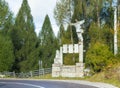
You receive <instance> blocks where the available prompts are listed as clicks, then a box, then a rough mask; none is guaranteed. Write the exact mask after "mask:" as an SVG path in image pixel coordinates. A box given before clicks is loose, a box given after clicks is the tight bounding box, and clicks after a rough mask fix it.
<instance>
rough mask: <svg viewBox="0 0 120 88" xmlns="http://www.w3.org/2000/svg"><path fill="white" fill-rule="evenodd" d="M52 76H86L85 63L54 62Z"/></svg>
mask: <svg viewBox="0 0 120 88" xmlns="http://www.w3.org/2000/svg"><path fill="white" fill-rule="evenodd" d="M52 77H84V63H76V65H72V66H71V65H70V66H62V65H60V64H53V65H52Z"/></svg>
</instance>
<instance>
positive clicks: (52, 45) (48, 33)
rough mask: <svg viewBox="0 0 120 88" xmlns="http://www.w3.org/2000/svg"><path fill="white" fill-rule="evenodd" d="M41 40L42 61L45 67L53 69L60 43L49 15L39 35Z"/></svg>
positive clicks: (40, 53)
mask: <svg viewBox="0 0 120 88" xmlns="http://www.w3.org/2000/svg"><path fill="white" fill-rule="evenodd" d="M39 40H40V46H39V48H40V50H39V56H40V59H41V60H42V61H43V67H45V68H47V67H51V66H52V63H53V61H54V56H55V51H56V49H57V48H58V43H57V39H56V37H55V35H54V32H53V30H52V26H51V22H50V19H49V16H48V15H46V17H45V20H44V23H43V26H42V30H41V31H40V34H39Z"/></svg>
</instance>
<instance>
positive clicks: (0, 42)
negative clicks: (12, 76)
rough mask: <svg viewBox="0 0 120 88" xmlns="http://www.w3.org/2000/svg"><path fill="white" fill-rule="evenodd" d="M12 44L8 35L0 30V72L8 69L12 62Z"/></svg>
mask: <svg viewBox="0 0 120 88" xmlns="http://www.w3.org/2000/svg"><path fill="white" fill-rule="evenodd" d="M14 60H15V58H14V53H13V44H12V41H11V39H10V37H9V36H3V35H2V34H1V32H0V72H1V71H10V70H11V68H12V66H13V63H14Z"/></svg>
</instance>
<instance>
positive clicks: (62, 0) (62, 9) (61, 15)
mask: <svg viewBox="0 0 120 88" xmlns="http://www.w3.org/2000/svg"><path fill="white" fill-rule="evenodd" d="M69 1H71V0H59V1H57V3H56V7H55V9H54V18H55V20H56V22H57V24H58V25H61V24H64V23H67V22H69V21H70V11H69V9H70V7H69V6H70V5H69V4H70V2H69Z"/></svg>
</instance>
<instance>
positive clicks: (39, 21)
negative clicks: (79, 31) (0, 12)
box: [5, 0, 58, 35]
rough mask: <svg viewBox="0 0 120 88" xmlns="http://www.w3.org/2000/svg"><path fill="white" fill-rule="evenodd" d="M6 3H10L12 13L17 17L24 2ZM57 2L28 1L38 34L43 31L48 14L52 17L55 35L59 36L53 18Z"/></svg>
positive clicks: (52, 0) (16, 0)
mask: <svg viewBox="0 0 120 88" xmlns="http://www.w3.org/2000/svg"><path fill="white" fill-rule="evenodd" d="M5 1H6V2H8V4H9V7H10V9H11V11H12V12H13V13H14V16H16V14H17V13H18V11H19V9H20V7H21V4H22V0H5ZM56 1H57V0H28V3H29V5H30V8H31V14H32V16H33V18H34V23H35V27H36V33H37V34H38V33H39V31H40V30H41V27H42V25H43V22H44V18H45V16H46V14H48V15H49V17H50V21H51V24H52V28H53V31H54V32H55V35H56V34H57V32H58V27H57V25H56V23H55V20H54V17H53V10H54V7H55V5H56Z"/></svg>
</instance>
